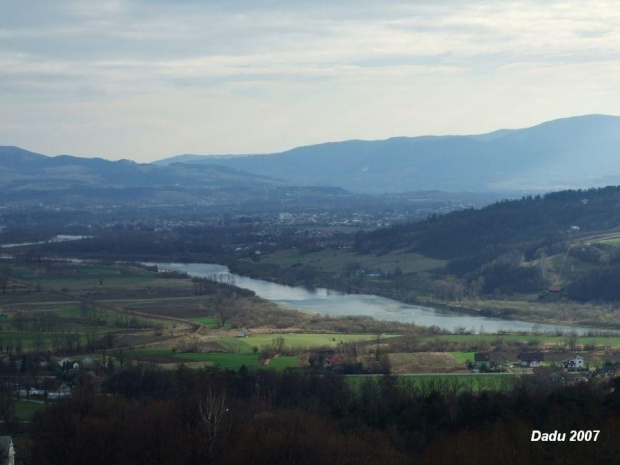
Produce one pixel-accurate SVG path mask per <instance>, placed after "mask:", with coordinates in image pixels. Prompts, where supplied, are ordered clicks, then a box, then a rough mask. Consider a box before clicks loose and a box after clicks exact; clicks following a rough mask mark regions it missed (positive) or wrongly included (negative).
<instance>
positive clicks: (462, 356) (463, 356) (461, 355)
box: [450, 352, 474, 364]
mask: <svg viewBox="0 0 620 465" xmlns="http://www.w3.org/2000/svg"><path fill="white" fill-rule="evenodd" d="M450 355H451V356H452V357H454V358H455V359H456V360H457V361H458V362H460V363H461V364H465V363H467V362H473V361H474V353H473V352H450Z"/></svg>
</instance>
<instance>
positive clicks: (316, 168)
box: [154, 115, 620, 193]
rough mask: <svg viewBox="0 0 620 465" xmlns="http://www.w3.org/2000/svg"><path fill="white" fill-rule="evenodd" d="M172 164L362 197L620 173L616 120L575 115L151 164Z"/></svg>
mask: <svg viewBox="0 0 620 465" xmlns="http://www.w3.org/2000/svg"><path fill="white" fill-rule="evenodd" d="M175 163H184V164H192V165H212V166H226V167H229V168H235V169H238V170H242V171H245V172H248V173H253V174H257V175H264V176H269V177H273V178H277V179H283V180H286V181H287V182H290V183H292V184H300V185H328V186H339V187H343V188H345V189H349V190H352V191H356V192H368V193H380V192H401V191H411V190H413V191H415V190H426V189H438V190H447V191H462V190H468V191H489V190H496V191H515V190H558V189H565V188H580V187H594V186H602V185H605V183H606V180H607V182H608V181H609V180H610V179H613V177H614V176H615V175H620V117H617V116H607V115H586V116H578V117H572V118H564V119H558V120H554V121H549V122H546V123H542V124H539V125H537V126H533V127H530V128H525V129H518V130H506V129H503V130H498V131H494V132H492V133H489V134H482V135H470V136H422V137H395V138H391V139H387V140H380V141H362V140H350V141H345V142H330V143H325V144H318V145H312V146H305V147H298V148H295V149H292V150H288V151H285V152H281V153H275V154H262V155H245V156H244V155H239V156H219V157H215V156H199V155H182V156H177V157H172V158H167V159H164V160H159V161H157V162H155V163H154V164H155V165H171V164H175ZM610 177H611V178H610Z"/></svg>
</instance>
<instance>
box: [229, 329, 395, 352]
mask: <svg viewBox="0 0 620 465" xmlns="http://www.w3.org/2000/svg"><path fill="white" fill-rule="evenodd" d="M277 337H282V338H284V344H285V348H287V349H314V348H319V347H330V348H336V347H337V346H338V345H340V344H343V343H346V342H353V341H371V340H375V336H374V335H372V334H335V333H322V334H304V333H273V334H271V333H270V334H253V335H252V336H250V337H247V338H237V337H229V338H222V339H220V340H218V342H219V343H220V344H222V345H224V346H226V347H227V348H230V349H232V350H239V351H242V352H243V351H251V350H252V347H254V346H256V347H258V348H259V349H262V348H263V347H271V344H272V341H273V340H274V338H277ZM386 337H390V336H381V339H385V338H386Z"/></svg>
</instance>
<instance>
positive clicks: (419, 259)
mask: <svg viewBox="0 0 620 465" xmlns="http://www.w3.org/2000/svg"><path fill="white" fill-rule="evenodd" d="M260 261H261V262H262V263H274V264H277V265H280V266H282V267H285V268H287V267H291V266H293V265H297V264H302V265H308V266H312V267H313V268H316V269H317V270H319V271H327V272H332V273H340V272H342V271H343V270H345V268H346V267H348V266H350V265H351V264H353V263H355V264H359V267H360V268H362V269H364V270H378V269H380V270H382V271H389V272H392V271H395V270H396V269H397V268H399V269H400V270H401V271H402V272H403V273H418V272H421V271H429V270H434V269H437V268H442V267H443V266H445V264H446V262H445V261H444V260H436V259H433V258H428V257H424V256H422V255H419V254H415V253H405V252H404V251H402V250H397V251H393V252H390V253H388V254H385V255H380V256H377V255H372V254H371V255H359V254H356V253H353V252H347V251H340V250H327V249H326V250H322V251H320V252H313V253H302V252H301V251H299V250H297V249H292V250H282V251H278V252H274V253H272V254H269V255H264V256H263V257H261V260H260Z"/></svg>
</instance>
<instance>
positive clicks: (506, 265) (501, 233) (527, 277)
mask: <svg viewBox="0 0 620 465" xmlns="http://www.w3.org/2000/svg"><path fill="white" fill-rule="evenodd" d="M619 227H620V187H606V188H601V189H590V190H576V191H562V192H556V193H552V194H547V195H545V196H536V197H531V196H528V197H524V198H522V199H520V200H514V201H503V202H498V203H495V204H493V205H490V206H488V207H485V208H482V209H480V210H473V209H472V210H464V211H459V212H454V213H450V214H447V215H443V216H433V217H430V218H428V219H427V220H425V221H422V222H417V223H410V224H406V225H399V226H394V227H391V228H387V229H382V230H376V231H372V232H367V233H358V234H357V236H356V240H355V244H354V250H355V251H357V252H358V253H360V254H362V255H364V254H375V255H379V256H381V255H383V254H387V253H390V252H392V251H395V250H399V249H402V250H406V251H408V252H410V253H418V254H421V255H423V256H426V257H430V258H434V259H441V260H448V262H447V265H446V271H445V272H446V273H447V274H451V275H455V276H458V277H460V278H464V279H465V281H467V282H468V283H470V284H471V283H474V282H477V283H478V285H480V286H481V290H482V292H483V293H487V294H488V293H492V292H498V291H499V292H502V293H512V292H525V293H528V292H541V291H543V290H545V289H546V286H548V285H551V284H553V285H561V286H564V287H566V288H567V291H568V295H569V296H570V297H571V298H574V299H575V300H583V301H592V300H603V301H605V300H620V292H619V291H618V290H617V289H618V288H617V286H616V284H615V283H617V277H618V276H620V248H619V247H618V246H619V245H620V241H619V240H618V238H619V237H620V234H618V228H619ZM479 278H482V279H481V280H479ZM477 280H478V281H477Z"/></svg>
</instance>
